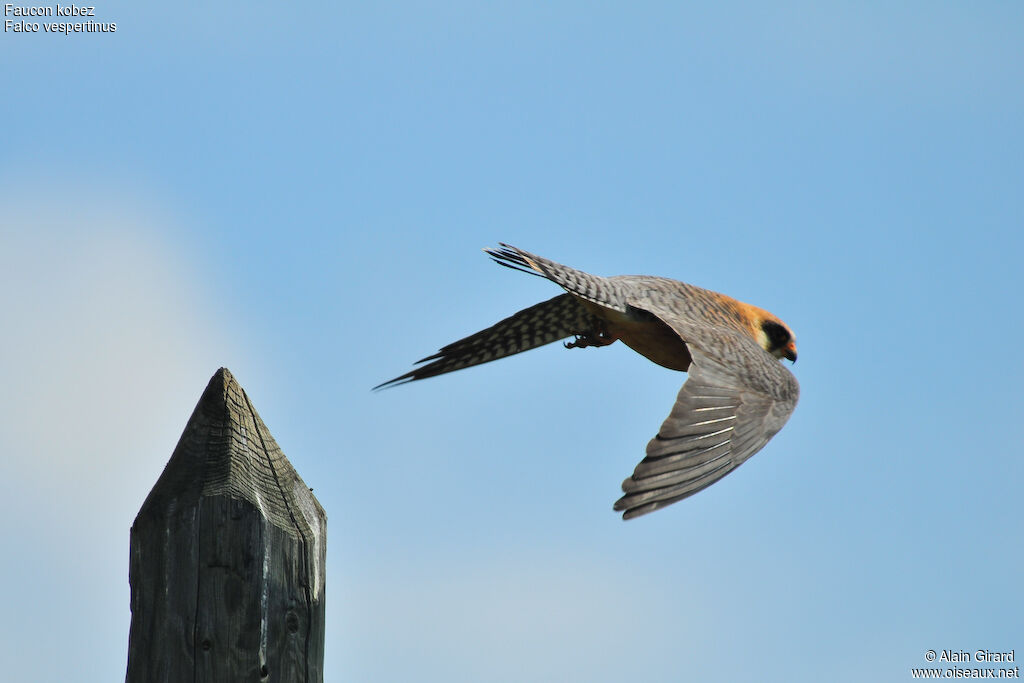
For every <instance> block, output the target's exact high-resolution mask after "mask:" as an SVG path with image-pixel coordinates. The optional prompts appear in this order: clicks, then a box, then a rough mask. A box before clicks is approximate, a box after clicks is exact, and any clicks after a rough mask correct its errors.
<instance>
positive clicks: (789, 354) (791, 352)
mask: <svg viewBox="0 0 1024 683" xmlns="http://www.w3.org/2000/svg"><path fill="white" fill-rule="evenodd" d="M782 357H783V358H787V359H789V360H791V361H793V362H794V363H795V362H796V344H794V343H793V342H789V344H788V345H787V346H786V348H784V349H783V350H782Z"/></svg>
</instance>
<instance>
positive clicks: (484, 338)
mask: <svg viewBox="0 0 1024 683" xmlns="http://www.w3.org/2000/svg"><path fill="white" fill-rule="evenodd" d="M510 260H511V259H510ZM510 267H515V266H510ZM599 326H600V321H598V320H597V319H596V318H595V317H594V316H593V314H591V313H590V312H589V311H587V310H586V308H584V307H583V305H582V304H581V303H580V302H579V301H578V300H577V299H576V298H575V297H573V296H572V295H570V294H561V295H559V296H556V297H555V298H554V299H549V300H548V301H544V302H542V303H539V304H537V305H536V306H530V307H529V308H526V309H523V310H521V311H519V312H518V313H516V314H515V315H512V316H510V317H508V318H505V319H504V320H502V321H501V322H499V323H497V324H496V325H493V326H491V327H488V328H487V329H486V330H482V331H480V332H477V333H476V334H471V335H470V336H468V337H466V338H465V339H460V340H459V341H457V342H453V343H451V344H449V345H448V346H445V347H444V348H443V349H441V350H440V351H438V352H437V353H435V354H434V355H432V356H427V357H426V358H424V359H422V360H419V361H416V362H417V363H427V365H423V366H421V367H418V368H416V369H415V370H411V371H410V372H407V373H405V374H404V375H400V376H399V377H395V378H394V379H392V380H388V381H387V382H384V383H383V384H379V385H377V386H376V387H374V389H381V388H383V387H390V386H396V385H398V384H404V383H406V382H412V381H415V380H418V379H426V378H427V377H435V376H437V375H443V374H445V373H446V372H454V371H455V370H461V369H462V368H468V367H472V366H474V365H480V364H481V363H488V362H490V361H492V360H497V359H499V358H504V357H505V356H511V355H513V354H516V353H521V352H523V351H528V350H530V349H534V348H537V347H538V346H543V345H545V344H550V343H551V342H554V341H558V340H559V339H565V338H566V337H569V336H572V335H574V334H583V333H585V332H588V331H591V330H595V329H598V327H599Z"/></svg>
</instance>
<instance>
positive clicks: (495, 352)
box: [374, 243, 800, 519]
mask: <svg viewBox="0 0 1024 683" xmlns="http://www.w3.org/2000/svg"><path fill="white" fill-rule="evenodd" d="M484 251H486V252H487V254H489V255H490V256H491V257H492V258H493V259H494V260H495V262H497V263H498V264H500V265H503V266H507V267H509V268H513V269H515V270H521V271H523V272H527V273H530V274H531V275H540V276H542V277H545V278H547V279H548V280H551V281H552V282H554V283H555V284H557V285H558V286H560V287H561V288H562V289H564V290H565V293H564V294H560V295H558V296H556V297H555V298H553V299H549V300H548V301H544V302H542V303H539V304H537V305H535V306H531V307H529V308H526V309H524V310H522V311H519V312H518V313H516V314H515V315H512V316H510V317H508V318H505V319H504V320H502V321H501V322H499V323H497V324H496V325H493V326H492V327H489V328H487V329H486V330H482V331H480V332H477V333H476V334H472V335H470V336H468V337H466V338H465V339H460V340H459V341H457V342H453V343H451V344H449V345H448V346H445V347H444V348H443V349H441V350H440V351H438V352H437V353H435V354H434V355H432V356H428V357H427V358H424V359H422V360H420V361H417V364H418V365H420V367H418V368H416V369H414V370H412V371H410V372H407V373H405V374H404V375H400V376H399V377H396V378H394V379H392V380H389V381H387V382H384V383H383V384H380V385H378V386H377V387H374V388H375V389H380V388H382V387H388V386H395V385H398V384H404V383H406V382H412V381H415V380H419V379H426V378H427V377H434V376H436V375H442V374H444V373H446V372H453V371H455V370H461V369H462V368H468V367H470V366H473V365H480V364H481V363H487V362H490V361H492V360H497V359H499V358H504V357H505V356H511V355H513V354H516V353H520V352H522V351H527V350H529V349H533V348H536V347H538V346H543V345H544V344H549V343H551V342H554V341H558V340H560V339H566V338H568V337H574V339H573V341H571V342H566V343H565V346H566V348H570V349H574V348H585V347H588V346H607V345H608V344H612V343H614V342H615V341H622V343H624V344H625V345H626V346H628V347H630V348H631V349H633V350H634V351H636V352H637V353H639V354H640V355H642V356H644V357H646V358H647V359H649V360H651V361H653V362H655V363H657V364H658V365H661V366H663V367H666V368H669V369H671V370H680V371H685V372H687V373H688V375H689V376H688V378H687V380H686V382H685V383H684V384H683V387H682V389H680V390H679V395H678V396H677V397H676V402H675V405H673V406H672V412H671V413H669V416H668V418H666V419H665V421H664V422H663V423H662V425H661V429H659V430H658V434H657V436H655V437H654V438H653V439H651V441H650V442H649V443H648V444H647V452H646V455H645V457H644V459H643V460H641V461H640V464H638V465H637V466H636V469H635V470H634V471H633V474H632V475H631V476H630V477H629V478H628V479H626V480H625V481H624V482H623V483H622V490H623V493H624V495H623V496H622V497H621V498H619V500H618V501H616V503H615V506H614V508H615V510H618V511H621V512H622V513H623V514H622V516H623V519H631V518H633V517H639V516H640V515H644V514H647V513H648V512H653V511H654V510H657V509H659V508H663V507H665V506H666V505H670V504H671V503H675V502H676V501H679V500H682V499H683V498H687V497H689V496H692V495H693V494H695V493H697V492H698V491H700V490H702V489H705V488H707V487H708V486H711V485H712V484H714V483H715V482H716V481H718V480H719V479H721V478H722V477H724V476H725V475H727V474H728V473H729V472H731V471H733V470H734V469H736V468H737V467H739V466H740V465H741V464H743V462H744V461H745V460H747V458H749V457H750V456H752V455H753V454H754V453H757V452H758V451H759V450H761V448H763V447H764V445H765V444H766V443H768V440H769V439H771V438H772V437H773V436H775V434H776V433H777V432H778V431H779V430H780V429H782V426H783V425H784V424H786V420H788V419H789V416H790V414H792V412H793V409H794V408H795V407H796V403H797V398H798V396H799V393H800V388H799V385H798V384H797V381H796V378H795V377H793V374H792V373H791V372H790V371H789V370H788V369H786V368H785V367H783V365H782V364H781V363H780V362H779V361H780V360H781V359H783V358H786V359H788V360H790V361H794V362H795V361H796V343H795V340H794V337H793V333H792V332H791V331H790V329H789V328H788V327H787V326H786V324H785V323H783V322H782V321H781V320H779V319H778V318H777V317H775V316H774V315H772V314H771V313H769V312H768V311H765V310H763V309H760V308H757V307H756V306H751V305H750V304H745V303H743V302H741V301H737V300H735V299H733V298H731V297H728V296H725V295H724V294H719V293H717V292H712V291H709V290H707V289H701V288H700V287H694V286H693V285H688V284H686V283H685V282H679V281H678V280H670V279H668V278H662V277H651V276H647V275H619V276H616V277H600V276H597V275H591V274H589V273H584V272H583V271H580V270H576V269H574V268H570V267H568V266H563V265H562V264H560V263H556V262H554V261H550V260H548V259H546V258H542V257H540V256H535V255H534V254H531V253H529V252H527V251H523V250H522V249H518V248H516V247H513V246H509V245H507V244H504V243H501V246H500V248H498V249H485V250H484ZM423 363H425V365H422V364H423Z"/></svg>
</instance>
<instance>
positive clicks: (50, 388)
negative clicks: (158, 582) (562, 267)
mask: <svg viewBox="0 0 1024 683" xmlns="http://www.w3.org/2000/svg"><path fill="white" fill-rule="evenodd" d="M708 5H710V3H708ZM96 14H97V16H96V18H95V20H96V21H114V22H116V23H117V32H116V33H114V34H103V35H99V34H82V35H72V36H68V37H64V36H53V35H42V34H40V35H15V34H12V33H6V34H4V35H3V36H2V38H0V63H2V64H3V68H2V69H0V89H2V92H3V96H2V97H0V122H2V126H3V129H4V132H5V135H4V136H3V143H2V145H0V205H2V207H3V211H2V214H0V297H2V301H0V303H2V311H3V315H4V318H5V321H4V322H5V325H4V328H5V333H4V335H3V341H2V342H0V348H2V349H3V353H2V354H0V358H2V360H0V384H2V386H3V387H4V391H2V392H0V402H2V405H0V451H2V452H3V454H4V456H3V458H2V460H0V520H2V522H0V531H2V538H3V540H4V542H5V547H6V551H5V554H4V556H5V557H6V558H7V561H6V562H3V563H0V580H2V582H3V584H4V585H5V586H7V587H8V593H7V596H6V599H5V608H4V610H3V612H2V617H0V659H2V661H3V662H4V668H5V677H6V678H7V679H8V680H19V681H21V680H24V681H29V680H32V681H67V680H72V679H74V680H82V681H109V680H117V679H119V678H120V677H121V676H123V674H124V667H125V660H126V650H127V638H128V626H129V621H130V611H129V591H128V580H127V578H128V530H129V527H130V526H131V523H132V520H133V518H134V516H135V513H136V512H137V510H138V508H139V506H140V505H141V504H142V501H143V500H144V498H145V496H146V494H147V493H148V491H149V488H150V487H151V486H152V484H153V483H154V482H155V481H156V478H157V476H158V475H159V473H160V471H161V470H162V468H163V466H164V464H165V463H166V461H167V459H168V457H169V456H170V453H171V451H172V449H173V447H174V445H175V443H176V442H177V439H178V436H179V434H180V432H181V429H182V427H183V426H184V424H185V421H186V420H187V418H188V416H189V414H190V412H191V410H192V407H193V406H194V404H195V402H196V400H198V398H199V395H200V394H201V392H202V390H203V388H204V387H205V385H206V382H207V381H208V379H209V377H210V376H211V375H212V374H213V372H214V371H215V370H216V369H217V368H218V367H220V366H227V367H228V368H230V369H231V371H232V372H233V373H234V374H235V376H236V377H237V378H238V380H239V381H240V382H241V384H242V386H243V387H244V388H245V389H246V390H247V392H248V393H249V396H250V398H251V399H252V401H253V402H254V404H255V405H256V407H257V409H258V410H259V411H260V413H261V415H262V417H263V419H264V420H265V422H266V423H267V425H268V426H269V427H270V429H271V431H272V432H273V434H274V435H275V437H276V439H277V441H278V442H279V443H280V444H281V446H282V448H283V449H284V451H285V453H286V454H287V455H288V456H289V458H290V460H291V461H292V463H293V464H294V465H295V467H296V469H297V470H298V471H299V473H300V474H301V475H302V477H303V478H304V479H305V481H306V482H307V483H308V484H309V485H310V486H312V487H314V489H315V493H316V496H317V497H318V499H319V500H320V502H321V503H322V504H323V506H324V508H325V509H326V510H327V513H328V515H329V525H328V529H329V536H328V538H329V542H328V568H327V572H328V573H327V599H328V631H327V645H326V648H327V650H326V651H327V654H326V679H327V680H334V681H337V680H355V681H408V680H418V681H482V680H487V681H510V682H511V681H516V682H518V681H566V680H581V681H595V682H600V681H621V680H645V681H652V682H653V681H678V680H683V679H689V680H701V681H820V680H832V681H851V682H852V681H857V682H859V681H864V680H895V681H899V680H911V677H910V668H911V667H917V666H925V665H926V662H925V660H924V653H925V652H926V651H927V650H928V649H935V650H941V649H964V650H969V651H974V650H975V649H979V648H980V649H989V650H996V651H1000V650H1009V649H1012V648H1016V651H1017V652H1018V653H1020V652H1024V616H1022V615H1024V592H1022V590H1021V589H1020V570H1021V565H1022V564H1024V552H1022V549H1021V543H1020V539H1021V537H1022V536H1024V502H1022V501H1021V490H1022V483H1024V464H1022V458H1021V456H1022V454H1024V428H1022V426H1021V425H1022V422H1021V414H1022V408H1024V400H1022V398H1021V385H1022V383H1024V362H1022V361H1021V354H1020V352H1019V348H1018V347H1019V344H1020V339H1021V334H1022V332H1024V329H1022V328H1024V325H1022V322H1021V314H1020V311H1019V309H1020V302H1019V296H1020V294H1021V291H1022V289H1024V276H1022V275H1021V258H1022V256H1024V237H1022V229H1021V228H1022V225H1024V193H1022V192H1021V188H1022V187H1024V127H1022V126H1021V122H1022V121H1024V88H1022V87H1021V84H1022V83H1024V8H1022V7H1021V6H1020V5H1019V4H1018V3H1000V2H996V3H986V4H984V5H981V4H978V3H924V2H920V3H886V4H884V5H883V4H881V3H879V4H873V5H872V4H869V5H865V4H864V3H829V4H827V5H826V4H824V3H809V2H808V3H775V4H774V5H772V6H771V7H767V6H764V5H763V4H761V3H749V4H748V3H714V5H713V6H688V5H685V4H681V3H630V4H629V5H628V6H627V5H626V4H613V3H584V2H571V3H570V2H552V3H504V2H499V3H443V4H442V3H422V2H410V3H374V4H370V3H360V4H352V3H329V4H322V5H321V4H318V3H313V4H307V5H305V6H304V7H303V8H302V9H301V10H299V11H292V10H291V8H289V7H285V6H283V5H281V4H278V3H274V4H271V3H261V2H252V3H219V4H218V5H217V6H216V7H215V8H210V7H207V6H206V5H205V4H202V3H178V4H176V5H174V6H173V7H171V6H166V5H143V4H140V3H121V2H110V3H105V4H103V5H97V7H96ZM498 241H504V242H508V243H511V244H514V245H517V246H521V247H523V248H525V249H528V250H530V251H533V252H535V253H538V254H541V255H544V256H547V257H550V258H553V259H555V260H559V261H561V262H563V263H567V264H569V265H572V266H575V267H578V268H581V269H584V270H587V271H590V272H593V273H597V274H602V275H615V274H624V273H631V274H633V273H645V274H653V275H663V276H667V277H674V278H678V279H681V280H685V281H687V282H691V283H693V284H697V285H700V286H704V287H708V288H711V289H716V290H719V291H723V292H726V293H728V294H730V295H733V296H735V297H737V298H740V299H742V300H745V301H748V302H750V303H753V304H756V305H759V306H761V307H763V308H766V309H768V310H771V311H772V312H774V313H776V314H777V315H778V316H779V317H781V318H782V319H783V320H785V321H786V322H787V323H788V324H789V325H790V326H791V327H792V328H793V329H794V331H795V332H796V335H797V339H798V344H799V349H800V362H799V363H797V364H796V365H795V366H794V368H793V369H794V373H795V374H796V376H797V377H798V378H799V380H800V383H801V388H802V397H801V402H800V405H799V406H798V408H797V410H796V412H795V414H794V416H793V418H792V419H791V420H790V422H789V424H788V425H787V426H786V428H785V429H784V430H783V431H782V432H781V433H780V434H779V435H778V436H777V437H776V438H775V439H773V440H772V441H771V443H769V445H768V446H767V447H766V448H765V450H764V451H762V452H761V453H760V454H758V455H757V456H756V457H755V458H753V459H752V460H750V461H749V462H748V463H746V464H745V465H744V466H743V467H742V468H740V469H739V470H737V471H736V472H735V473H734V474H732V475H730V476H729V477H727V478H726V479H724V480H723V481H721V482H720V483H719V484H717V485H715V486H714V487H712V488H710V489H708V490H706V491H704V492H702V493H700V494H699V495H698V496H695V497H694V498H691V499H689V500H686V501H684V502H682V503H679V504H677V505H673V506H671V507H669V508H667V509H666V510H664V511H660V512H658V513H656V514H654V515H650V516H648V517H645V518H642V519H640V520H636V521H633V522H629V523H623V522H622V521H621V520H620V519H619V517H618V515H616V514H615V513H613V512H612V510H611V505H612V502H613V501H614V500H615V499H616V498H617V497H618V495H619V490H618V485H619V482H620V481H621V480H622V479H623V478H624V477H625V476H627V475H628V474H629V473H630V472H631V471H632V468H633V467H634V465H635V464H636V462H637V461H638V460H639V459H640V457H641V456H642V454H643V447H644V445H645V444H646V442H647V440H648V439H649V438H650V437H651V436H652V435H653V434H654V433H655V431H656V430H657V428H658V426H659V425H660V424H661V421H662V420H663V419H664V418H665V416H666V415H667V414H668V411H669V409H670V407H671V404H672V401H673V400H674V397H675V394H676V392H677V391H678V388H679V385H680V384H681V382H682V381H683V379H684V375H681V374H679V373H674V372H671V371H668V370H665V369H662V368H659V367H656V366H654V365H652V364H650V363H649V362H647V361H646V360H644V359H643V358H641V357H640V356H638V355H636V354H634V353H632V352H631V351H629V349H627V348H624V347H622V346H621V345H615V346H614V347H610V348H605V349H597V350H591V349H588V350H584V351H566V350H564V349H562V348H561V347H560V346H559V345H552V346H550V347H545V348H543V349H540V350H536V351H532V352H530V353H528V354H523V355H521V356H517V357H514V358H511V359H507V360H505V361H503V362H500V363H494V364H490V365H486V366H482V367H479V368H474V369H471V370H467V371H464V372H459V373H455V374H452V375H449V376H445V377H441V378H437V379H432V380H430V381H427V382H422V383H418V384H415V385H411V386H406V387H401V388H397V389H393V390H389V391H385V392H379V393H371V392H370V387H372V386H374V385H375V384H378V383H379V382H381V381H384V380H386V379H389V378H391V377H394V376H395V375H398V374H400V373H402V372H405V371H406V370H408V369H409V368H410V366H411V362H412V361H413V360H415V359H417V358H421V357H423V356H425V355H428V354H430V353H432V352H433V351H435V350H436V349H437V348H439V347H440V346H442V345H444V344H446V343H448V342H450V341H453V340H455V339H457V338H460V337H462V336H464V335H466V334H468V333H471V332H474V331H476V330H478V329H481V328H483V327H486V326H488V325H490V324H492V323H493V322H495V321H497V320H498V319H500V318H503V317H505V316H506V315H508V314H510V313H512V312H514V311H516V310H518V309H520V308H524V307H526V306H528V305H531V304H533V303H536V302H538V301H541V300H543V299H546V298H549V297H551V296H554V295H555V294H556V293H557V290H556V288H555V287H554V286H553V285H551V284H550V283H546V282H543V281H542V280H540V279H536V278H529V277H526V276H523V275H520V274H517V273H514V272H512V271H508V270H506V269H501V268H498V267H496V266H494V265H493V264H491V263H490V262H489V261H488V259H487V258H486V257H485V256H484V255H483V254H482V253H481V252H480V248H481V247H487V246H493V245H495V244H496V243H497V242H498Z"/></svg>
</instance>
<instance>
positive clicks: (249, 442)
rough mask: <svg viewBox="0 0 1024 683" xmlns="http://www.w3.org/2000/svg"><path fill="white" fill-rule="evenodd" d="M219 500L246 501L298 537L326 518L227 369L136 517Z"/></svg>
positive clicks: (206, 394)
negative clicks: (212, 498)
mask: <svg viewBox="0 0 1024 683" xmlns="http://www.w3.org/2000/svg"><path fill="white" fill-rule="evenodd" d="M219 494H226V495H229V496H231V497H232V498H239V499H244V500H247V501H249V502H250V503H252V504H253V505H254V506H256V507H258V508H260V510H261V511H262V512H263V514H264V515H265V516H266V517H267V519H268V520H270V521H271V522H272V523H273V524H274V525H275V526H277V527H279V528H281V529H284V530H291V533H293V534H297V535H299V536H305V535H307V532H310V531H313V529H311V528H310V527H311V526H316V525H317V521H316V520H319V519H324V518H325V517H326V515H325V513H324V512H323V508H321V507H320V504H319V503H318V502H317V500H316V498H314V497H313V495H312V493H311V492H310V490H309V488H308V487H307V486H306V485H305V483H303V481H302V478H301V477H299V475H298V473H297V472H296V471H295V468H294V467H292V464H291V463H290V462H288V459H287V458H286V457H285V455H284V453H283V452H282V451H281V448H280V446H278V445H277V442H276V441H275V440H274V437H273V436H272V435H271V434H270V430H269V429H267V426H266V425H265V424H264V423H263V420H262V419H260V416H259V413H257V412H256V408H255V407H254V406H253V405H252V402H251V401H250V400H249V397H248V395H247V394H246V393H245V390H244V389H242V387H241V386H240V385H239V384H238V381H237V380H236V379H235V377H234V375H232V374H231V371H230V370H228V369H227V368H220V369H219V370H217V372H215V373H214V374H213V377H212V378H211V379H210V382H209V384H208V385H207V386H206V390H205V391H203V395H202V396H201V397H200V399H199V402H198V403H197V404H196V407H195V410H193V411H192V416H191V417H190V418H189V420H188V422H187V423H186V425H185V429H184V431H183V432H182V434H181V438H180V439H179V440H178V445H177V446H176V447H175V449H174V452H173V454H172V455H171V459H170V460H169V461H168V463H167V466H166V467H165V468H164V471H163V474H161V475H160V478H159V479H158V480H157V482H156V484H154V486H153V489H152V490H151V491H150V492H149V496H147V498H146V501H145V503H143V505H142V508H141V509H140V510H139V517H141V516H143V515H148V514H158V515H159V514H163V513H164V512H165V511H167V510H168V509H170V508H171V507H177V508H180V507H181V506H183V505H188V504H194V503H195V501H196V500H198V499H199V498H200V497H207V496H213V495H219ZM314 535H315V534H314Z"/></svg>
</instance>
